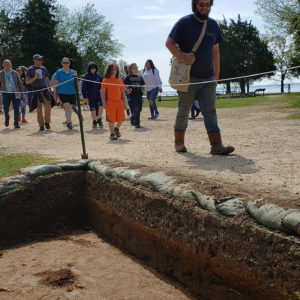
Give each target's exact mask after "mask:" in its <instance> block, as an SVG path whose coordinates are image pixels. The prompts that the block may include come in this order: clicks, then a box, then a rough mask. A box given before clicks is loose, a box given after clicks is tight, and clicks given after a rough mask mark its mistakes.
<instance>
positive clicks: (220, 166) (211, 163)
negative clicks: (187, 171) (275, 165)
mask: <svg viewBox="0 0 300 300" xmlns="http://www.w3.org/2000/svg"><path fill="white" fill-rule="evenodd" d="M181 155H182V156H185V157H186V158H188V163H189V164H190V165H191V167H192V168H195V169H202V170H206V171H212V170H214V171H223V170H231V171H232V172H234V173H239V174H253V173H256V172H257V171H258V169H257V168H256V167H255V163H254V162H253V160H251V159H247V158H245V157H243V156H241V155H237V154H233V155H212V156H211V157H202V156H200V155H198V154H195V153H182V154H181Z"/></svg>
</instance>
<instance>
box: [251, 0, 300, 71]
mask: <svg viewBox="0 0 300 300" xmlns="http://www.w3.org/2000/svg"><path fill="white" fill-rule="evenodd" d="M255 4H256V6H257V13H258V14H259V15H261V16H262V18H263V19H264V21H265V26H266V30H267V35H268V37H269V40H270V41H274V40H277V39H278V35H279V34H278V32H280V35H281V37H282V38H285V39H286V40H287V41H288V42H289V44H287V45H286V47H289V48H290V51H292V54H293V55H290V51H285V54H286V55H287V57H286V58H285V61H286V62H287V65H286V66H285V68H288V67H290V66H296V65H299V63H300V57H299V51H300V0H285V1H281V0H264V1H258V0H257V1H255ZM274 46H279V49H276V50H275V48H274ZM272 47H273V51H276V52H280V51H281V50H282V45H280V44H278V43H277V44H276V43H275V44H274V43H273V46H272ZM291 73H294V75H296V74H300V69H298V70H294V71H291Z"/></svg>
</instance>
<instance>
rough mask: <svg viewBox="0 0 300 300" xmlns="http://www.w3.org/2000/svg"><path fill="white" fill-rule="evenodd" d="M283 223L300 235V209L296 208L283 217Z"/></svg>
mask: <svg viewBox="0 0 300 300" xmlns="http://www.w3.org/2000/svg"><path fill="white" fill-rule="evenodd" d="M281 224H282V226H283V227H284V228H286V229H287V230H289V231H291V232H293V233H296V234H298V235H300V211H298V210H295V211H293V212H291V213H289V214H288V215H286V216H285V217H283V219H282V221H281Z"/></svg>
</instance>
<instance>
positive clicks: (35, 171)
mask: <svg viewBox="0 0 300 300" xmlns="http://www.w3.org/2000/svg"><path fill="white" fill-rule="evenodd" d="M20 171H21V173H22V174H26V175H30V176H34V177H37V176H43V175H48V174H51V173H55V172H61V171H62V168H60V167H58V166H53V165H40V166H34V167H28V168H23V169H21V170H20Z"/></svg>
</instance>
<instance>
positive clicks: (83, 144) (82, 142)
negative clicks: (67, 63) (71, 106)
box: [74, 70, 88, 159]
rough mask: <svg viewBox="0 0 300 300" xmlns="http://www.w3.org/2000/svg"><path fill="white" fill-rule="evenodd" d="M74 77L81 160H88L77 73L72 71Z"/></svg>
mask: <svg viewBox="0 0 300 300" xmlns="http://www.w3.org/2000/svg"><path fill="white" fill-rule="evenodd" d="M74 77H75V79H74V82H75V89H76V100H77V106H78V113H79V125H80V135H81V144H82V152H83V153H82V154H81V158H83V159H88V154H87V153H86V149H85V139H84V131H83V122H82V114H81V104H80V96H79V87H78V79H77V71H75V70H74Z"/></svg>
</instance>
